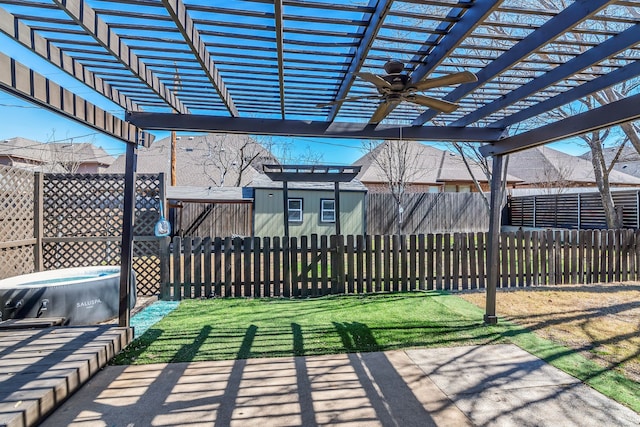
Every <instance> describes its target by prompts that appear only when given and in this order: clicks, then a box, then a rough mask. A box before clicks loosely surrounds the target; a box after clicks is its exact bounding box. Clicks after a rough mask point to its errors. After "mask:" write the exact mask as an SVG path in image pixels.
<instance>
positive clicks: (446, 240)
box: [442, 233, 452, 289]
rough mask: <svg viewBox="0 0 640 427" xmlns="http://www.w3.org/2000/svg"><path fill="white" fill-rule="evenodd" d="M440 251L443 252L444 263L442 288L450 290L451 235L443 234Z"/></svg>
mask: <svg viewBox="0 0 640 427" xmlns="http://www.w3.org/2000/svg"><path fill="white" fill-rule="evenodd" d="M442 250H443V252H444V262H443V264H442V266H443V269H442V272H443V274H444V278H443V280H444V282H443V285H444V288H443V289H451V250H452V248H451V234H449V233H445V234H444V235H443V236H442Z"/></svg>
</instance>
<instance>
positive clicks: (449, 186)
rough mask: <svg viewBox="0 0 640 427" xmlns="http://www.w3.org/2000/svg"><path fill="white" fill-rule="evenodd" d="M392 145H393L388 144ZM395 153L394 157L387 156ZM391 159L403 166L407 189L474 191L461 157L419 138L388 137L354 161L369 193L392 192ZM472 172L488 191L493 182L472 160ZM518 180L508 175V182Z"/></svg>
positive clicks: (409, 191) (471, 179) (396, 167)
mask: <svg viewBox="0 0 640 427" xmlns="http://www.w3.org/2000/svg"><path fill="white" fill-rule="evenodd" d="M389 147H391V148H389ZM391 157H393V159H394V160H387V159H390V158H391ZM388 161H391V162H392V163H393V164H394V168H395V169H396V170H397V169H398V168H404V169H406V171H405V172H404V177H405V178H404V181H405V182H406V183H407V185H406V187H405V192H406V193H440V192H456V193H468V192H475V191H477V190H476V187H475V185H474V183H473V178H472V176H471V174H469V170H468V169H467V167H466V165H465V163H464V161H463V159H462V157H461V156H460V155H459V154H455V153H452V152H449V151H443V150H439V149H437V148H435V147H431V146H429V145H424V144H422V143H420V142H417V141H385V142H384V143H382V144H380V145H378V146H377V147H376V148H374V149H373V150H372V151H371V152H369V153H367V154H365V155H364V156H362V157H361V158H360V159H358V160H356V161H355V162H354V163H353V164H354V165H358V166H361V167H362V169H361V170H360V174H359V175H358V177H357V178H358V180H360V181H361V182H362V183H363V184H364V185H365V186H366V187H367V189H368V190H369V192H370V193H390V192H391V189H390V186H389V174H388V172H386V170H387V169H388V166H386V165H387V164H388V163H387V162H388ZM469 164H470V168H471V171H472V173H473V176H474V177H475V178H476V180H477V181H478V183H479V184H480V186H481V188H482V189H483V191H489V186H490V183H489V182H488V180H487V177H486V175H485V174H484V173H483V171H482V170H481V168H480V167H479V166H478V165H476V164H474V163H472V162H470V163H469ZM517 181H518V180H517V179H516V178H514V177H508V183H509V184H512V183H514V182H517Z"/></svg>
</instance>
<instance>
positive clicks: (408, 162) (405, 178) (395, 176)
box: [363, 140, 420, 233]
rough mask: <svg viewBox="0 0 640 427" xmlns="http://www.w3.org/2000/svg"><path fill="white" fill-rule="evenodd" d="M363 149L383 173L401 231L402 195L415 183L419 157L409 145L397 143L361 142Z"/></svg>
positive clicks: (398, 228) (399, 230)
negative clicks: (394, 205)
mask: <svg viewBox="0 0 640 427" xmlns="http://www.w3.org/2000/svg"><path fill="white" fill-rule="evenodd" d="M363 145H364V147H363V149H364V150H365V151H366V152H368V154H369V156H370V158H371V161H372V163H373V164H375V165H376V166H377V167H378V168H379V169H380V171H381V172H382V173H383V175H384V178H385V180H386V183H387V186H388V190H389V193H391V195H392V197H393V200H394V202H395V204H396V208H397V212H398V215H397V230H398V233H401V231H402V224H403V222H404V217H403V214H404V206H403V195H404V194H405V193H406V192H407V189H408V188H409V186H410V185H411V183H413V182H415V178H416V175H417V173H418V171H419V170H420V168H419V166H420V165H419V156H418V155H417V154H418V153H415V152H413V151H411V150H410V147H411V145H410V144H408V143H407V142H404V141H402V140H399V141H371V140H365V141H363Z"/></svg>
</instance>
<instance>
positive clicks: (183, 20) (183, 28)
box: [162, 0, 238, 117]
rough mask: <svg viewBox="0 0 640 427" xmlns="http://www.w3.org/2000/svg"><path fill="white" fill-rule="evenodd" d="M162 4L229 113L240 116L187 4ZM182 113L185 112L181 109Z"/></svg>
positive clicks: (168, 1) (172, 1)
mask: <svg viewBox="0 0 640 427" xmlns="http://www.w3.org/2000/svg"><path fill="white" fill-rule="evenodd" d="M162 4H163V5H164V6H165V8H166V9H167V11H168V12H169V15H171V18H172V19H173V21H174V23H175V24H176V27H177V28H178V31H180V34H182V37H184V40H185V41H186V42H187V45H189V48H190V49H191V52H192V53H193V56H194V57H195V59H196V60H197V61H198V63H199V64H200V66H201V67H202V69H203V70H204V72H205V74H206V76H207V78H208V79H209V81H210V82H211V84H212V85H213V87H214V89H215V90H216V92H217V93H218V96H219V97H220V99H221V100H222V102H223V103H224V105H225V107H226V108H227V110H228V111H229V114H231V116H233V117H236V116H238V110H237V109H236V106H235V104H234V103H233V99H232V98H231V95H230V94H229V91H228V90H227V87H226V85H225V83H224V81H223V80H222V76H221V75H220V72H219V71H218V68H217V66H216V64H215V63H214V62H213V59H212V58H211V54H210V53H209V51H208V50H207V46H206V45H205V43H204V41H202V38H201V37H200V32H199V31H198V30H197V29H196V27H195V25H194V23H193V19H191V16H190V15H189V13H188V11H187V8H186V6H185V4H184V3H183V2H182V0H162ZM180 113H184V112H182V111H180Z"/></svg>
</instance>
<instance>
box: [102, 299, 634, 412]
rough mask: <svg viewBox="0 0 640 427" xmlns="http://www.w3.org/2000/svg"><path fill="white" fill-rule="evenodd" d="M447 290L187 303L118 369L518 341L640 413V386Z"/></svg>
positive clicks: (120, 359)
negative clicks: (490, 322) (493, 320)
mask: <svg viewBox="0 0 640 427" xmlns="http://www.w3.org/2000/svg"><path fill="white" fill-rule="evenodd" d="M482 319H483V311H482V310H481V309H479V308H478V307H476V306H474V305H472V304H471V303H468V302H466V301H464V300H462V299H461V298H458V297H456V296H453V295H449V294H446V293H444V292H421V293H395V294H380V295H371V296H360V297H359V296H331V297H323V298H317V299H306V300H285V299H268V300H266V299H265V300H260V299H256V300H254V299H213V300H186V301H182V302H181V304H180V306H179V307H178V308H177V309H176V310H174V311H173V312H171V313H170V314H169V315H168V316H166V317H165V318H164V319H163V320H161V321H160V322H158V323H157V324H155V325H154V326H153V327H152V328H151V329H149V330H148V331H147V332H146V333H145V334H144V335H142V336H141V337H140V338H138V339H136V340H135V341H134V342H133V343H131V345H129V347H127V349H125V351H124V352H122V353H121V354H119V355H118V356H117V357H116V359H115V360H114V363H116V364H146V363H157V362H184V361H197V360H228V359H243V358H255V357H281V356H294V355H295V356H301V355H320V354H336V353H346V352H366V351H383V350H391V349H399V348H411V347H436V346H437V347H442V346H456V345H469V344H496V343H509V342H511V343H515V344H517V345H519V346H520V347H521V348H523V349H525V350H527V351H529V352H530V353H532V354H534V355H536V356H538V357H541V358H543V359H545V360H547V361H548V362H550V363H551V364H553V365H555V366H557V367H559V368H560V369H562V370H564V371H565V372H567V373H569V374H571V375H574V376H575V377H577V378H580V379H581V380H583V381H585V382H587V383H589V384H590V385H592V386H593V387H594V388H596V389H598V390H600V391H601V392H603V393H604V394H607V395H609V396H611V397H613V398H615V399H616V400H618V401H620V402H622V403H625V404H626V405H628V406H630V407H631V408H633V409H634V410H636V411H640V387H639V386H638V383H636V382H633V381H631V380H629V379H627V378H625V377H624V376H622V375H621V374H619V373H617V372H615V371H609V370H604V369H602V368H601V367H599V366H598V365H596V364H595V363H593V362H590V361H588V360H587V359H585V358H584V357H582V356H580V355H579V354H578V353H576V352H575V351H573V350H571V349H568V348H566V347H562V346H559V345H556V344H554V343H552V342H551V341H548V340H544V339H542V338H539V337H538V336H536V335H535V334H534V333H532V332H530V331H528V330H526V329H525V328H523V327H520V326H517V325H513V324H509V323H507V322H504V321H503V322H500V323H499V324H498V325H496V326H486V325H484V324H483V321H482Z"/></svg>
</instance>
